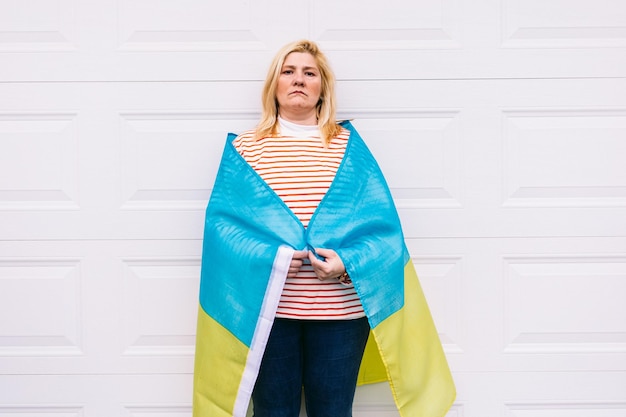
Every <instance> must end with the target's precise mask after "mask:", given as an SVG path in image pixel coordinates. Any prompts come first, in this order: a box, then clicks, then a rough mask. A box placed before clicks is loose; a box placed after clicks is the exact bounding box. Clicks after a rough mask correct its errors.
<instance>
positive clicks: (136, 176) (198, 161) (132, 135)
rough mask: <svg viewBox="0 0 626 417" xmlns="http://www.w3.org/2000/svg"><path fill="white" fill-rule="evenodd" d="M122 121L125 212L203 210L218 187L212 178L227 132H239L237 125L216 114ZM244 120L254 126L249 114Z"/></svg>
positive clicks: (145, 116)
mask: <svg viewBox="0 0 626 417" xmlns="http://www.w3.org/2000/svg"><path fill="white" fill-rule="evenodd" d="M121 117H122V121H121V123H122V132H121V138H122V144H121V146H122V154H123V162H122V177H123V178H122V187H123V190H122V195H123V201H125V202H124V203H123V205H122V208H123V209H128V210H132V209H142V210H146V209H147V210H162V209H172V210H179V209H182V210H199V209H203V208H204V207H205V206H206V202H207V200H208V198H209V195H210V191H211V189H210V188H208V186H209V185H212V184H213V181H214V178H213V177H211V174H214V173H216V172H217V167H218V165H219V162H220V157H221V152H222V149H223V144H224V143H225V134H224V132H228V131H229V130H230V129H232V128H233V127H234V126H233V125H234V124H235V123H234V121H233V120H231V119H224V115H223V114H220V115H216V114H212V113H205V114H203V113H193V114H191V113H180V114H172V113H132V114H131V113H125V114H123V115H121ZM243 117H245V118H250V122H249V125H250V126H252V125H254V121H252V119H251V116H250V115H249V114H246V115H243ZM244 120H245V119H244ZM242 121H243V120H239V123H240V122H242Z"/></svg>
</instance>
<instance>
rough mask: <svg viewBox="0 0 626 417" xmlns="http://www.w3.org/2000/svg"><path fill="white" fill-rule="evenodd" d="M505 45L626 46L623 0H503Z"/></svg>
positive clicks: (625, 13)
mask: <svg viewBox="0 0 626 417" xmlns="http://www.w3.org/2000/svg"><path fill="white" fill-rule="evenodd" d="M502 1H503V10H504V21H503V25H504V28H503V36H504V42H503V43H504V46H505V47H524V48H529V47H532V48H589V47H595V48H601V47H624V46H626V9H625V8H624V2H623V1H622V0H575V1H573V0H502Z"/></svg>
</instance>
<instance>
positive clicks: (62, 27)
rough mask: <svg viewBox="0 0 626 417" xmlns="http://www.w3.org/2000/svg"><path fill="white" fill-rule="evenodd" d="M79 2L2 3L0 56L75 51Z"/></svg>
mask: <svg viewBox="0 0 626 417" xmlns="http://www.w3.org/2000/svg"><path fill="white" fill-rule="evenodd" d="M75 3H76V0H57V1H47V0H20V1H10V0H5V1H2V2H0V28H2V29H1V30H0V53H1V52H46V51H72V50H75V48H76V47H75V44H74V42H75V8H76V4H75Z"/></svg>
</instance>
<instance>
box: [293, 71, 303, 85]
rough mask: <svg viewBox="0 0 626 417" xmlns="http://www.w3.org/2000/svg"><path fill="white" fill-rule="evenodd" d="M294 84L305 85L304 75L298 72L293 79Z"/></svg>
mask: <svg viewBox="0 0 626 417" xmlns="http://www.w3.org/2000/svg"><path fill="white" fill-rule="evenodd" d="M293 83H294V84H296V85H303V84H304V74H302V73H300V72H298V71H296V72H295V74H294V77H293Z"/></svg>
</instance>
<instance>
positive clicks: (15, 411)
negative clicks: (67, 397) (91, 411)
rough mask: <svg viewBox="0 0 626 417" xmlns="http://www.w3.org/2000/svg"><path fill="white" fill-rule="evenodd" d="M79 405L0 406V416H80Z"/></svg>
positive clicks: (81, 412)
mask: <svg viewBox="0 0 626 417" xmlns="http://www.w3.org/2000/svg"><path fill="white" fill-rule="evenodd" d="M84 415H85V414H84V410H83V409H82V408H81V407H59V406H55V405H50V406H44V405H32V406H13V407H11V406H9V407H3V406H0V417H82V416H84Z"/></svg>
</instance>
